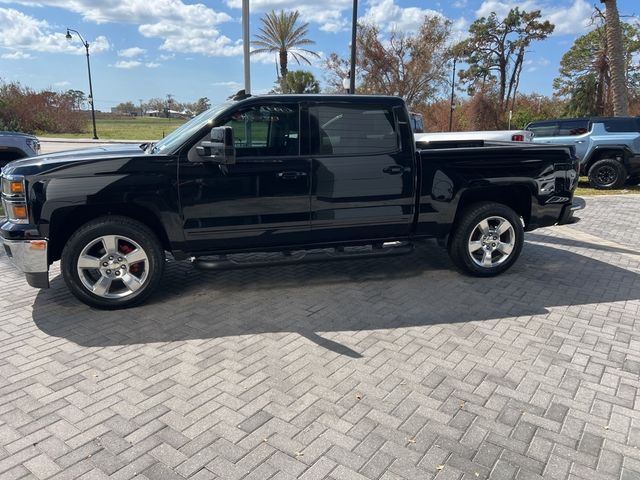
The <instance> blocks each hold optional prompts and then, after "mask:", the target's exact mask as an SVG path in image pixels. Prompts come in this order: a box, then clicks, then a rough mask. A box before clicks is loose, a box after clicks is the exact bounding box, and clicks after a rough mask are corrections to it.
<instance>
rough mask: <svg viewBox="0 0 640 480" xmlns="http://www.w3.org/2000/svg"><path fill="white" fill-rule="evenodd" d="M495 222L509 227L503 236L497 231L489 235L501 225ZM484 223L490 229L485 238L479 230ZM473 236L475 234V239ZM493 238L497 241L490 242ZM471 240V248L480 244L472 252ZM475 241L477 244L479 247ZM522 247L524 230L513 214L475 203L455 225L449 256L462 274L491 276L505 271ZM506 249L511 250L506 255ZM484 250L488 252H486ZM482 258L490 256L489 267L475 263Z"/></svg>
mask: <svg viewBox="0 0 640 480" xmlns="http://www.w3.org/2000/svg"><path fill="white" fill-rule="evenodd" d="M498 219H502V220H505V221H506V222H508V227H510V228H509V230H508V231H506V232H505V233H503V234H499V233H498V232H497V231H494V232H493V233H491V228H496V227H498V226H499V225H501V224H502V222H501V221H500V220H498ZM483 220H488V223H487V225H488V226H489V227H490V229H489V232H488V233H487V235H482V232H481V230H480V223H481V222H483ZM505 226H506V225H505ZM476 235H478V237H477V238H476ZM485 236H486V239H485ZM495 237H497V240H493V239H494V238H495ZM472 241H473V245H482V246H481V247H478V249H477V250H475V251H474V252H473V253H472V252H471V251H470V250H471V248H472V244H471V242H472ZM478 242H480V243H479V244H478ZM484 242H486V245H485V243H484ZM523 244H524V228H523V226H522V221H521V220H520V217H519V216H518V215H517V214H516V212H514V211H513V210H512V209H511V208H509V207H507V206H506V205H502V204H500V203H494V202H482V203H475V204H473V205H471V206H469V207H468V208H466V209H465V210H464V211H463V212H462V215H461V216H460V219H459V220H458V222H457V224H456V225H455V226H454V230H453V233H452V234H451V239H450V241H449V256H450V257H451V260H452V261H453V263H454V264H455V265H456V266H457V267H458V268H459V269H460V270H462V271H463V272H464V273H467V274H469V275H473V276H475V277H492V276H494V275H499V274H500V273H502V272H504V271H506V270H508V269H509V268H510V267H511V266H512V265H513V264H514V263H515V262H516V260H517V259H518V257H519V256H520V252H521V251H522V246H523ZM507 248H509V249H510V252H509V253H508V254H506V253H504V252H503V251H506V250H507ZM485 249H488V250H490V251H488V252H487V251H486V250H485ZM485 252H486V253H485ZM485 255H488V256H490V261H491V262H492V264H491V265H490V266H487V265H480V264H478V262H482V260H483V259H484V258H485ZM493 262H495V263H493Z"/></svg>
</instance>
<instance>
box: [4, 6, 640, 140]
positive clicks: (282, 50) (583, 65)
mask: <svg viewBox="0 0 640 480" xmlns="http://www.w3.org/2000/svg"><path fill="white" fill-rule="evenodd" d="M601 2H602V3H604V6H605V9H604V11H602V10H601V9H600V8H599V7H598V6H594V11H593V17H592V21H593V29H591V30H590V31H589V32H588V33H586V34H584V35H582V36H580V37H579V38H577V39H576V40H575V42H574V43H573V45H572V46H571V47H570V48H569V49H568V50H567V51H566V52H565V54H564V55H563V57H562V59H561V62H560V68H559V71H558V75H557V77H556V78H555V79H554V80H553V91H554V93H553V95H551V96H543V95H539V94H535V93H533V94H528V95H524V94H522V93H521V92H520V91H519V89H520V79H521V77H522V74H523V71H525V66H526V65H527V56H528V54H529V52H530V50H531V48H532V45H534V44H536V43H538V42H541V41H543V40H545V39H546V38H548V37H549V35H551V34H552V33H553V31H554V29H555V26H554V25H553V24H552V23H550V22H549V21H548V20H544V19H543V18H542V14H541V12H540V11H539V10H533V11H526V10H521V9H520V8H518V7H516V8H513V9H511V10H510V11H509V12H508V13H507V14H506V16H505V17H503V18H502V17H499V16H498V15H497V14H496V13H491V14H490V15H488V16H486V17H482V18H479V19H476V20H475V21H474V22H473V23H472V24H471V25H470V27H469V31H468V36H467V37H466V38H465V39H464V40H462V41H459V42H457V43H452V42H451V22H450V21H449V20H448V19H446V18H444V17H442V16H440V15H427V16H425V17H424V19H423V22H422V24H421V25H420V27H419V28H418V29H417V30H416V31H413V32H411V31H399V30H397V29H394V30H391V31H390V32H383V31H381V29H380V27H379V26H377V25H374V24H368V23H362V24H359V25H358V29H357V41H356V72H357V77H356V90H357V92H358V93H365V94H384V95H397V96H400V97H402V98H404V100H405V101H406V103H407V105H408V106H409V108H410V109H411V110H413V111H416V112H420V113H422V114H423V115H424V117H425V124H426V125H427V128H428V130H430V131H442V130H447V129H448V126H449V122H450V121H451V123H452V124H453V127H454V128H455V129H456V130H479V129H496V128H505V127H507V126H508V125H509V124H511V126H514V127H523V126H525V125H526V123H528V122H529V121H532V120H537V119H544V118H550V117H565V116H597V115H625V114H634V115H638V114H640V64H638V63H637V58H638V55H640V23H638V22H635V23H632V22H627V21H621V20H620V17H619V13H618V10H617V5H616V1H615V0H601ZM313 45H315V42H314V41H313V40H312V39H310V38H309V25H308V24H307V23H303V22H302V21H301V20H300V14H299V12H297V11H292V12H285V11H283V10H281V11H279V12H276V11H272V12H269V13H267V14H266V15H265V16H264V17H263V18H262V21H261V26H260V29H259V32H258V33H257V34H256V35H255V37H254V40H253V41H252V46H253V50H252V54H253V55H259V54H273V55H274V59H275V62H276V64H277V66H278V68H277V73H276V79H275V82H274V86H273V89H272V92H271V93H319V92H320V83H319V81H318V80H317V79H316V78H315V77H314V75H313V74H312V73H311V72H309V71H306V70H302V69H297V70H290V68H289V67H290V61H292V62H295V63H297V64H298V65H301V64H306V65H309V66H310V65H312V61H316V62H318V65H321V67H322V68H323V70H324V72H325V78H324V80H325V91H326V92H328V93H342V92H344V88H343V81H344V80H345V79H346V78H348V75H349V67H350V61H349V58H348V57H346V56H343V55H340V54H339V53H336V52H332V53H330V54H329V55H327V56H326V57H325V58H320V55H319V54H318V53H317V52H314V51H313V49H312V48H313ZM634 59H635V60H634ZM456 63H457V65H458V69H457V72H456V73H457V75H456V76H455V78H451V71H452V69H453V68H454V66H455V65H456ZM449 91H453V92H454V93H457V95H456V96H457V99H456V100H455V101H454V102H453V104H452V102H451V99H450V98H449V97H448V94H449ZM86 100H87V99H86V97H85V95H84V93H83V92H81V91H77V90H69V91H67V92H53V91H51V90H48V89H45V90H43V91H40V92H36V91H33V90H31V89H29V88H26V87H23V86H22V85H20V84H19V83H11V84H2V83H0V128H4V129H19V130H24V131H31V132H33V131H47V132H52V133H56V132H63V131H69V132H76V131H82V130H83V128H84V125H83V123H84V121H85V119H84V117H83V116H82V115H81V114H80V110H82V109H83V108H87V101H86ZM209 107H210V101H209V99H208V98H206V97H202V98H200V99H198V100H197V101H196V102H192V103H189V102H178V101H177V100H175V98H174V96H173V95H171V94H169V95H167V96H166V98H152V99H149V100H147V101H145V102H143V101H139V102H138V103H134V102H133V101H127V102H122V103H120V104H118V105H117V106H116V107H115V108H114V111H115V112H116V113H121V114H125V115H141V114H144V113H145V112H149V111H154V112H156V114H157V115H159V116H167V117H168V116H170V115H171V112H173V111H177V112H184V113H185V114H186V115H195V114H198V113H200V112H203V111H205V110H206V109H208V108H209Z"/></svg>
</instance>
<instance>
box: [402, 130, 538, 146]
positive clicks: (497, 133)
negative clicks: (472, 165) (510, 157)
mask: <svg viewBox="0 0 640 480" xmlns="http://www.w3.org/2000/svg"><path fill="white" fill-rule="evenodd" d="M414 138H415V140H416V142H419V143H421V144H429V143H433V142H436V143H450V142H451V143H455V142H459V141H471V140H479V141H491V142H531V141H533V132H530V131H528V130H487V131H480V132H442V133H416V134H415V135H414Z"/></svg>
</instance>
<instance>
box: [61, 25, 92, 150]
mask: <svg viewBox="0 0 640 480" xmlns="http://www.w3.org/2000/svg"><path fill="white" fill-rule="evenodd" d="M71 32H73V33H75V34H76V35H78V38H79V39H80V41H81V42H82V45H84V48H85V49H86V51H87V72H88V73H89V104H90V105H91V121H92V123H93V139H94V140H98V133H97V130H96V110H95V107H94V105H93V84H92V82H91V62H89V42H87V41H86V40H85V39H84V38H82V35H80V32H78V31H77V30H73V29H70V28H67V35H66V38H67V40H71V39H72V36H71Z"/></svg>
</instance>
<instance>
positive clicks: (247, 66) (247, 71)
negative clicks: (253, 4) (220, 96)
mask: <svg viewBox="0 0 640 480" xmlns="http://www.w3.org/2000/svg"><path fill="white" fill-rule="evenodd" d="M242 47H243V53H244V93H245V95H251V60H250V58H249V57H250V55H251V52H250V51H249V47H250V45H249V0H242Z"/></svg>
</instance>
